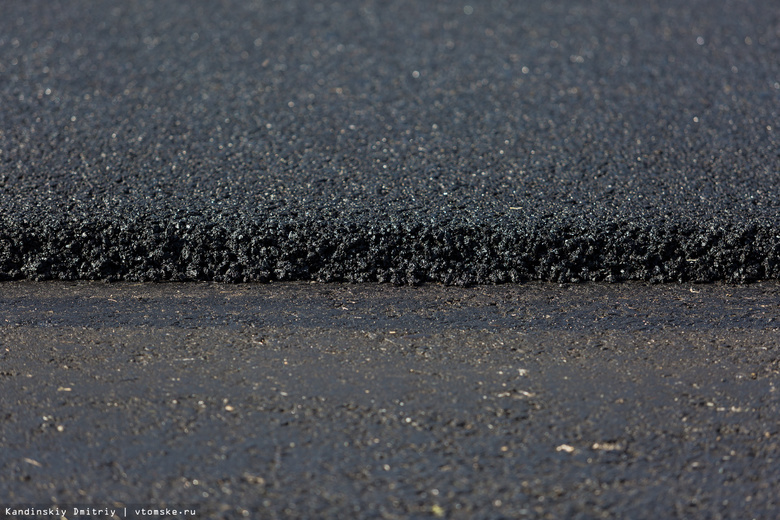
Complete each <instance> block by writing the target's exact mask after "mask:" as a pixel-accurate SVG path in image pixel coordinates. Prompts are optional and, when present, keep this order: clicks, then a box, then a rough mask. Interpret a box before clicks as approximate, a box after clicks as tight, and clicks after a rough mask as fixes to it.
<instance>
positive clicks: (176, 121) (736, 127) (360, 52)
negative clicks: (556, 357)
mask: <svg viewBox="0 0 780 520" xmlns="http://www.w3.org/2000/svg"><path fill="white" fill-rule="evenodd" d="M778 55H780V5H778V3H777V2H776V1H774V0H730V1H722V0H717V1H713V0H687V1H683V2H680V1H678V0H648V1H643V2H628V1H614V0H609V1H608V0H598V1H584V0H572V1H566V2H547V1H541V0H529V1H523V2H509V1H499V0H495V1H480V0H469V1H468V2H465V1H464V2H435V3H430V2H414V1H411V0H398V1H390V2H374V1H366V0H345V1H342V2H338V3H335V2H323V3H315V2H311V1H305V0H293V1H288V2H270V1H260V0H257V1H238V0H224V1H221V2H212V1H206V0H200V1H196V2H184V3H181V2H156V1H152V0H139V1H135V2H114V1H104V0H98V1H95V0H73V1H67V2H65V1H55V0H6V1H4V2H3V7H2V16H0V107H1V109H0V278H2V279H20V278H30V279H48V278H61V279H77V278H89V279H111V280H115V279H125V280H185V279H198V280H220V281H250V280H257V281H268V280H292V279H313V280H323V281H333V280H347V281H389V282H394V283H417V282H425V281H440V282H444V283H447V284H470V283H495V282H505V281H518V280H529V279H532V280H533V279H543V280H555V281H581V280H605V281H620V280H647V281H681V280H687V281H713V280H730V281H754V280H759V279H767V278H779V277H780V236H779V235H780V232H779V231H778V227H777V222H778V209H779V208H780V188H778V186H780V183H779V182H778V177H779V175H778V171H780V152H778V150H779V149H780V142H779V140H778V133H779V132H780V59H778Z"/></svg>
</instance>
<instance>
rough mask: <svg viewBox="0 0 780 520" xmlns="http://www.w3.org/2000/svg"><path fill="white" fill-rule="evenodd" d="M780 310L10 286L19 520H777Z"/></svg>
mask: <svg viewBox="0 0 780 520" xmlns="http://www.w3.org/2000/svg"><path fill="white" fill-rule="evenodd" d="M778 301H780V286H778V285H777V284H776V283H772V284H768V283H762V284H756V285H752V286H730V285H705V286H697V287H694V286H646V285H638V284H619V285H590V284H588V285H574V286H561V287H559V286H557V285H550V284H527V285H522V286H517V285H504V286H500V287H477V288H470V289H463V288H454V287H443V286H438V285H429V286H426V287H423V288H415V287H393V286H388V285H363V284H361V285H341V284H309V283H289V284H276V283H273V284H267V285H255V284H251V285H240V286H227V285H211V284H163V285H154V284H133V285H131V284H103V283H91V284H85V283H72V282H71V283H63V282H46V283H29V282H22V283H19V282H10V283H7V284H3V285H0V403H2V408H1V410H2V415H1V416H0V418H1V419H2V420H0V445H1V446H2V450H1V451H0V490H2V493H0V496H2V497H3V498H2V500H0V506H1V507H0V516H2V517H3V518H20V517H23V518H29V517H25V516H20V515H17V516H14V515H9V514H5V508H6V507H10V508H12V509H11V510H12V511H20V510H21V511H24V509H23V508H24V507H25V505H26V506H27V507H38V508H44V507H46V508H48V507H54V506H57V507H60V508H64V509H65V510H67V512H68V516H67V518H70V519H74V518H79V519H85V518H108V516H107V515H102V516H101V515H95V516H92V517H88V516H85V515H73V514H72V510H73V507H74V506H73V504H80V505H81V506H80V507H87V506H89V507H93V508H103V509H108V508H115V509H117V511H119V513H117V517H118V518H149V517H150V516H149V515H147V516H139V515H136V514H135V513H134V511H135V510H136V509H139V508H146V509H149V508H152V509H155V508H156V509H157V510H158V511H159V510H163V511H165V510H166V509H167V510H178V511H182V510H183V509H186V510H187V511H196V512H197V514H196V515H195V516H194V517H195V518H366V519H368V518H372V519H373V518H464V519H466V518H468V519H471V518H485V519H498V518H551V519H552V518H556V519H557V518H580V519H590V518H638V519H641V518H681V519H682V518H684V519H691V518H702V519H704V518H707V519H710V518H733V519H744V518H760V519H773V518H776V517H777V513H778V511H779V510H780V502H779V499H778V497H780V484H778V482H780V469H779V468H780V465H778V460H779V459H780V443H779V442H778V435H780V422H779V421H778V417H780V392H778V390H777V389H778V385H780V374H779V373H778V370H780V364H779V363H780V351H779V350H778V349H780V341H779V339H780V333H778V323H780V305H779V304H778ZM3 515H5V516H3ZM151 516H152V517H161V516H159V515H151ZM192 517H193V516H190V518H192ZM178 518H187V516H186V515H185V514H179V515H178Z"/></svg>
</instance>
